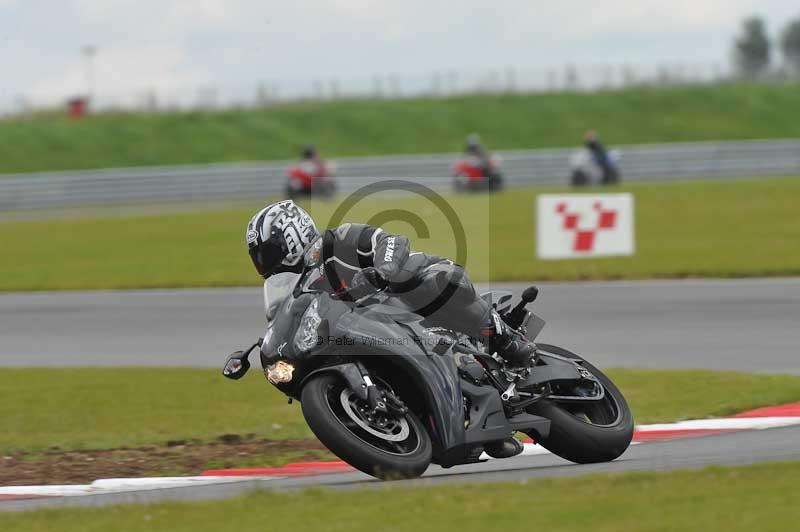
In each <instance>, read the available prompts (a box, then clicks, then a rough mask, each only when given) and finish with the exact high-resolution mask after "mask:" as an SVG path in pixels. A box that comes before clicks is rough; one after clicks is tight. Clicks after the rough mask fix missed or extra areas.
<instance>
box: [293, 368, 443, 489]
mask: <svg viewBox="0 0 800 532" xmlns="http://www.w3.org/2000/svg"><path fill="white" fill-rule="evenodd" d="M346 390H347V388H346V385H345V383H344V381H343V380H342V379H341V378H340V377H339V376H337V375H335V374H331V373H322V374H320V375H317V376H315V377H312V378H311V380H309V381H308V382H307V383H306V384H305V386H303V391H302V394H301V398H300V399H301V404H302V407H303V416H305V418H306V422H307V423H308V426H309V427H311V430H312V431H313V432H314V434H315V435H316V436H317V438H319V440H320V441H321V442H322V443H323V444H324V445H325V446H326V447H327V448H328V449H330V450H331V452H333V454H335V455H336V456H338V457H339V458H341V459H342V460H344V461H345V462H347V463H348V464H350V465H352V466H353V467H355V468H356V469H359V470H361V471H363V472H364V473H366V474H368V475H372V476H374V477H377V478H379V479H382V480H394V479H400V478H416V477H419V476H420V475H422V474H423V473H424V472H425V470H426V469H427V468H428V465H430V462H431V455H432V446H431V440H430V437H429V436H428V433H427V432H426V431H425V427H423V425H422V423H421V422H420V421H419V419H417V417H416V416H415V415H414V414H412V413H411V412H409V413H408V414H406V415H405V416H404V417H403V418H402V419H398V421H399V422H400V423H402V424H403V425H405V426H407V427H408V436H407V437H406V439H405V440H403V441H402V442H399V443H390V444H387V446H390V445H397V447H398V449H397V452H390V451H389V450H386V449H381V448H379V447H378V446H376V445H382V444H383V443H385V442H381V440H380V438H377V439H376V438H375V437H372V442H373V443H370V442H369V441H367V439H369V438H370V434H369V433H367V432H365V431H364V429H362V428H361V427H360V426H359V425H358V424H357V422H352V418H351V419H348V418H347V417H346V416H347V415H348V414H347V412H345V411H344V408H342V406H341V404H338V403H339V402H340V398H341V397H342V394H343V393H344V394H346V393H347V391H346ZM345 423H348V425H349V427H350V428H348V426H346V425H345ZM403 430H405V428H404V429H403ZM402 446H406V447H407V448H405V449H401V447H402Z"/></svg>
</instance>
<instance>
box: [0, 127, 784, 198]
mask: <svg viewBox="0 0 800 532" xmlns="http://www.w3.org/2000/svg"><path fill="white" fill-rule="evenodd" d="M615 148H617V149H619V150H620V151H621V152H622V161H621V163H620V167H621V169H622V176H623V180H629V181H643V180H671V179H672V180H676V179H691V178H730V177H743V176H778V175H800V139H787V140H769V141H759V140H755V141H735V142H697V143H680V144H649V145H631V146H615ZM572 151H573V150H572V149H548V150H530V151H511V152H498V154H499V155H500V156H501V157H502V158H503V161H504V164H503V173H504V174H505V176H506V182H507V183H508V184H509V185H510V186H522V185H529V184H537V183H549V184H553V183H566V182H567V179H568V174H569V157H570V155H571V153H572ZM457 157H458V154H436V155H409V156H392V157H363V158H350V159H339V160H337V161H336V162H337V165H338V177H337V178H336V179H337V183H338V185H339V189H340V190H341V191H343V192H348V191H352V190H355V189H356V188H358V187H360V186H362V185H365V184H367V183H369V182H372V181H375V180H377V179H380V178H388V177H392V178H403V179H408V180H411V181H415V182H419V183H424V184H426V185H428V186H431V187H438V188H443V187H447V186H449V185H450V180H451V177H450V176H451V166H452V163H453V162H454V160H455V159H456V158H457ZM288 164H289V162H288V161H270V162H254V163H240V164H212V165H196V166H168V167H142V168H123V169H107V170H85V171H69V172H48V173H32V174H15V175H5V176H2V175H0V211H12V210H25V209H35V208H47V207H54V208H58V207H69V206H82V205H102V204H106V203H154V202H169V201H214V200H220V199H227V200H231V199H246V198H252V197H263V196H269V195H275V194H280V193H282V191H283V189H284V186H285V181H286V178H285V176H284V170H285V168H286V166H287V165H288Z"/></svg>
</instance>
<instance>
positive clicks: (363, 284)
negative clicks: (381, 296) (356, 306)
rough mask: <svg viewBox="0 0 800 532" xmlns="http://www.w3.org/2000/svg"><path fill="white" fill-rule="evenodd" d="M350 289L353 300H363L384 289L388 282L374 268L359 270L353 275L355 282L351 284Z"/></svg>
mask: <svg viewBox="0 0 800 532" xmlns="http://www.w3.org/2000/svg"><path fill="white" fill-rule="evenodd" d="M350 285H351V286H350V289H349V290H348V291H347V292H348V293H349V294H350V297H352V298H353V299H361V298H362V297H364V296H367V295H369V294H372V293H373V292H375V291H377V290H379V289H381V288H384V287H385V286H386V281H385V280H384V279H383V277H381V275H380V274H379V273H378V270H376V269H375V268H373V267H371V266H370V267H369V268H364V269H362V270H358V271H357V272H356V274H355V275H353V280H352V281H351V282H350Z"/></svg>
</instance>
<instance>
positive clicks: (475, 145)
mask: <svg viewBox="0 0 800 532" xmlns="http://www.w3.org/2000/svg"><path fill="white" fill-rule="evenodd" d="M464 155H466V156H467V157H468V158H469V159H471V160H472V161H471V162H472V164H473V165H474V166H477V167H478V168H480V169H481V172H482V173H483V175H484V176H486V177H490V176H491V174H492V172H493V171H494V170H493V168H492V158H491V156H490V155H489V152H488V151H487V150H486V148H484V147H483V143H482V142H481V137H480V135H478V134H477V133H472V134H470V135H469V136H468V137H467V142H466V145H465V146H464Z"/></svg>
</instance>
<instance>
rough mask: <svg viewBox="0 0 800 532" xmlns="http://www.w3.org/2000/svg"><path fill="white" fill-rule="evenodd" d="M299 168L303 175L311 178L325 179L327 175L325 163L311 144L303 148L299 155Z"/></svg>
mask: <svg viewBox="0 0 800 532" xmlns="http://www.w3.org/2000/svg"><path fill="white" fill-rule="evenodd" d="M300 167H301V168H302V169H303V171H304V172H305V173H307V174H308V175H310V176H313V177H325V176H327V175H328V168H327V166H326V165H325V161H324V160H323V159H322V157H320V156H319V152H318V151H317V147H316V146H314V145H313V144H306V145H305V146H303V151H302V152H301V153H300Z"/></svg>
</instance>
